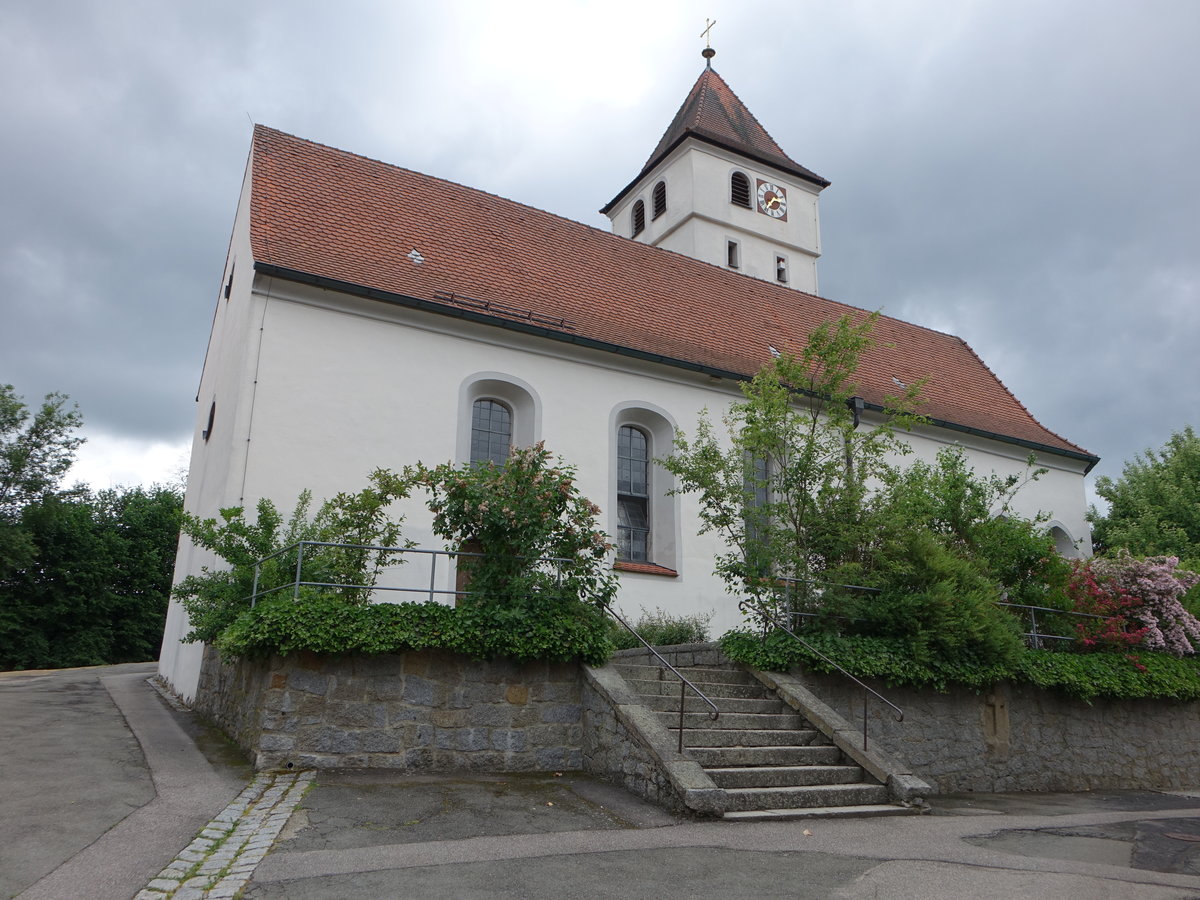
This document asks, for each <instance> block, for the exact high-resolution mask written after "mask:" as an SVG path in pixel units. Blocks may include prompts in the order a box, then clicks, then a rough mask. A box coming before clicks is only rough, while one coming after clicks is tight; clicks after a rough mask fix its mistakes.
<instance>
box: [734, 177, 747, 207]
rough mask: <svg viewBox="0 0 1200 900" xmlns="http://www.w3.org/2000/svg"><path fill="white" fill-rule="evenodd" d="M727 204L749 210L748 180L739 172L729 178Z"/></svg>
mask: <svg viewBox="0 0 1200 900" xmlns="http://www.w3.org/2000/svg"><path fill="white" fill-rule="evenodd" d="M729 202H730V203H733V204H736V205H737V206H744V207H746V209H750V179H749V178H747V177H746V176H745V175H743V174H742V173H741V172H734V173H733V174H732V175H730V176H729Z"/></svg>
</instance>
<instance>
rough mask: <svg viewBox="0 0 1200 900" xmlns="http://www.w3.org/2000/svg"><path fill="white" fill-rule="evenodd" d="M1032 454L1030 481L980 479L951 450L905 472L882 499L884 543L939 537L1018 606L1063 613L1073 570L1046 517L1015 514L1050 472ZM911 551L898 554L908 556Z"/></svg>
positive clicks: (1020, 476) (959, 454)
mask: <svg viewBox="0 0 1200 900" xmlns="http://www.w3.org/2000/svg"><path fill="white" fill-rule="evenodd" d="M1035 462H1036V461H1035V459H1034V457H1033V456H1032V455H1031V456H1030V457H1029V459H1028V460H1027V465H1026V470H1025V473H1023V474H1014V475H1007V476H1001V475H996V474H994V473H993V474H989V475H986V476H981V475H978V474H977V473H976V472H975V471H974V470H972V469H971V468H970V466H969V465H968V463H967V458H966V453H965V452H964V450H963V449H962V448H961V447H958V446H954V447H944V448H942V449H941V450H939V451H938V454H937V458H936V460H935V461H934V462H933V463H926V462H922V461H917V462H914V463H912V464H911V465H909V466H907V467H906V468H905V469H904V470H903V471H901V472H898V473H896V474H895V476H894V477H893V478H892V479H891V480H890V481H889V483H888V484H887V485H886V487H885V488H884V489H883V490H882V491H881V492H880V495H879V510H878V515H879V519H880V522H881V526H880V528H879V529H878V531H877V534H878V535H879V536H880V540H882V541H886V540H888V539H890V538H894V537H895V536H896V535H902V534H904V533H905V532H909V531H912V530H922V531H928V532H930V533H932V534H933V535H935V536H937V537H938V539H939V540H940V541H942V543H943V544H944V545H945V546H946V548H947V549H948V550H950V551H951V552H953V553H955V554H956V555H958V556H961V557H963V558H964V559H968V560H970V561H971V562H972V564H973V565H975V566H976V567H977V568H978V570H979V572H980V574H981V575H984V576H985V577H986V578H988V579H989V580H990V581H991V583H992V584H993V585H995V586H996V588H997V590H998V591H1001V592H1003V595H1004V598H1005V599H1007V600H1010V601H1012V602H1013V603H1023V604H1029V605H1035V606H1045V605H1053V606H1062V605H1064V604H1065V602H1066V601H1065V598H1064V597H1063V596H1062V594H1063V590H1064V589H1065V587H1066V584H1067V581H1068V579H1069V577H1070V571H1071V569H1070V565H1069V564H1068V563H1067V562H1066V560H1064V559H1063V558H1062V557H1061V556H1059V555H1058V553H1057V552H1056V550H1055V547H1054V539H1053V538H1052V537H1050V535H1049V534H1048V533H1047V532H1046V531H1045V529H1044V528H1042V525H1043V523H1044V522H1045V520H1046V517H1045V516H1043V515H1038V516H1035V517H1034V518H1033V519H1026V518H1023V517H1021V516H1018V515H1016V514H1015V513H1014V512H1013V509H1012V506H1011V504H1012V500H1013V498H1014V497H1015V495H1016V494H1017V492H1018V491H1020V490H1021V489H1022V488H1023V487H1024V486H1025V485H1026V484H1028V483H1029V482H1031V481H1036V480H1037V479H1038V478H1040V477H1041V476H1042V475H1043V474H1045V472H1046V470H1045V469H1039V468H1035ZM904 554H905V551H904V550H899V551H896V553H894V554H893V555H900V556H903V555H904Z"/></svg>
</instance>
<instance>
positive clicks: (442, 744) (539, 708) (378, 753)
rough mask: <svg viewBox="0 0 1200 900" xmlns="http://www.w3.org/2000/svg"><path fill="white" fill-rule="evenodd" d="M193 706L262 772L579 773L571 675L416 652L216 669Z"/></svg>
mask: <svg viewBox="0 0 1200 900" xmlns="http://www.w3.org/2000/svg"><path fill="white" fill-rule="evenodd" d="M195 707H196V709H197V710H199V711H200V712H202V713H204V714H205V715H207V716H208V717H209V718H210V719H212V720H213V721H215V722H216V723H217V724H218V725H220V726H221V727H222V728H223V729H225V731H226V732H228V733H229V735H230V736H231V737H232V738H233V739H234V740H235V741H236V742H237V743H238V744H239V745H240V746H241V747H242V748H243V749H245V750H246V751H247V753H249V754H250V756H251V758H252V759H253V760H254V764H255V767H256V768H258V769H279V768H291V767H295V768H303V769H324V768H387V769H399V770H412V771H487V772H520V771H549V770H571V769H579V768H581V766H582V755H581V752H580V747H581V742H582V726H581V718H582V707H581V704H580V676H579V667H578V665H576V664H573V663H527V664H520V665H518V664H515V663H513V662H510V661H507V660H493V661H490V662H479V661H475V660H470V659H467V658H466V657H464V656H459V655H457V654H450V653H440V652H430V651H422V652H417V653H404V654H386V655H379V656H355V655H346V656H328V657H327V656H318V655H317V654H313V653H299V654H294V655H291V656H287V657H280V656H273V657H271V658H270V659H266V660H238V661H236V662H234V663H232V664H229V663H223V662H222V661H221V659H220V656H219V655H218V654H217V653H216V652H215V651H214V650H212V649H209V650H207V651H206V656H205V660H204V665H203V668H202V670H201V675H200V686H199V690H198V692H197V696H196V702H195Z"/></svg>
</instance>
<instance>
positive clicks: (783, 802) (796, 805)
mask: <svg viewBox="0 0 1200 900" xmlns="http://www.w3.org/2000/svg"><path fill="white" fill-rule="evenodd" d="M725 796H726V797H727V798H728V806H727V809H728V810H729V811H730V812H741V811H745V810H763V809H801V808H805V809H807V808H811V807H814V806H863V805H865V804H879V805H883V804H886V803H887V799H888V795H887V788H885V787H884V786H883V785H881V784H867V783H865V782H859V783H857V784H823V785H811V786H802V787H767V788H727V789H726V791H725Z"/></svg>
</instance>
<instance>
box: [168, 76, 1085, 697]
mask: <svg viewBox="0 0 1200 900" xmlns="http://www.w3.org/2000/svg"><path fill="white" fill-rule="evenodd" d="M708 55H709V56H710V57H711V54H708ZM828 186H829V182H828V181H826V180H825V179H824V178H822V177H820V176H819V175H817V174H815V173H814V172H812V171H810V170H809V169H807V168H805V167H804V166H802V165H800V164H799V163H797V162H795V161H794V160H792V159H791V157H789V156H788V155H787V154H786V153H785V152H784V151H783V149H782V148H781V147H780V146H779V145H778V144H777V143H776V142H775V141H774V140H773V139H772V138H771V137H770V135H769V134H768V133H767V131H766V130H765V129H764V128H763V126H762V125H761V124H759V122H758V120H757V119H756V118H755V117H754V116H753V115H752V114H751V113H750V111H749V110H748V109H747V108H746V106H745V105H744V104H743V103H742V102H741V100H739V99H738V97H737V96H736V95H735V94H734V93H733V91H732V90H730V88H729V86H728V85H727V84H726V83H725V81H724V80H723V79H722V78H721V76H720V75H718V74H717V72H716V71H715V70H714V69H712V68H711V63H710V64H709V65H706V67H705V68H704V70H703V71H702V72H701V74H700V77H699V78H698V79H697V80H696V83H695V85H694V86H693V87H692V89H691V91H690V92H689V93H688V95H687V98H686V99H685V100H684V102H683V105H682V106H681V107H680V109H679V112H678V113H677V114H676V116H675V118H674V120H673V121H672V122H671V123H670V125H669V126H668V128H667V130H666V132H665V133H664V134H663V136H662V139H661V140H660V141H659V142H658V145H657V146H656V147H655V148H654V151H653V153H651V155H650V157H649V159H648V160H647V162H646V164H645V165H644V166H643V167H642V169H641V171H640V172H638V174H637V175H636V177H634V178H633V179H632V180H631V181H630V182H629V183H628V184H627V185H626V186H625V187H623V188H622V189H621V190H620V191H619V192H618V193H617V194H616V196H615V197H614V198H613V199H612V200H611V201H609V202H608V203H607V204H606V205H605V206H604V208H603V210H602V212H604V213H605V214H606V215H607V216H608V217H609V218H610V219H611V221H612V233H611V234H610V233H606V232H604V231H601V230H598V229H595V228H592V227H589V226H586V225H582V224H579V223H577V222H573V221H570V220H568V219H563V218H560V217H559V216H556V215H553V214H551V213H548V212H543V211H542V210H538V209H533V208H531V207H528V206H525V205H523V204H520V203H517V202H514V201H512V200H506V199H504V198H503V197H498V196H495V195H493V194H489V193H486V192H484V191H480V190H476V189H473V188H470V187H465V186H463V185H460V184H455V183H453V182H449V181H443V180H441V179H439V178H436V177H433V176H430V175H424V174H421V173H418V172H413V171H409V170H407V169H403V168H400V167H397V166H394V165H389V164H387V163H383V162H379V161H377V160H373V159H368V158H365V157H362V156H357V155H355V154H353V153H349V152H345V151H342V150H336V149H333V148H331V147H326V146H322V145H320V144H315V143H312V142H310V141H306V140H303V139H302V138H299V137H294V136H292V135H289V134H284V133H283V132H280V131H276V130H274V129H271V128H267V127H264V126H261V125H260V126H257V127H256V128H255V129H254V136H253V142H252V146H251V150H250V156H249V161H248V163H247V168H246V174H245V180H244V182H243V186H242V191H241V196H240V198H239V201H238V206H237V214H236V218H235V221H234V227H233V235H232V239H231V242H230V246H229V253H228V257H227V259H226V263H225V270H224V275H223V278H222V282H221V289H220V292H219V295H218V297H217V300H216V309H215V312H214V316H213V322H212V334H211V337H210V340H209V345H208V351H207V356H206V358H205V362H204V369H203V373H202V375H201V379H200V387H199V393H198V397H197V401H198V406H197V415H196V431H195V437H194V443H193V449H192V457H191V468H190V473H189V477H188V487H187V496H186V509H187V510H188V511H189V512H190V513H193V514H196V515H200V516H202V517H210V516H216V515H217V511H218V510H219V509H221V508H224V507H230V506H243V505H244V506H247V507H253V505H254V504H255V503H256V502H257V501H258V500H259V499H260V498H262V497H267V498H270V499H272V500H273V501H274V502H275V503H276V504H277V505H278V506H279V507H280V508H281V509H282V510H284V511H285V512H287V511H290V509H291V506H292V504H293V503H294V502H295V499H296V497H297V495H298V494H299V493H300V491H301V490H303V489H305V488H308V489H310V490H311V491H312V493H313V496H314V498H316V499H317V500H320V499H321V498H324V497H329V496H332V495H333V494H335V493H337V492H338V491H354V490H358V489H359V488H361V487H363V486H364V485H365V483H366V477H367V475H368V474H369V473H370V472H371V471H372V470H374V469H375V468H377V467H386V468H393V469H398V468H400V467H402V466H404V465H405V464H408V463H413V462H416V461H417V460H421V461H423V462H425V463H428V464H431V465H432V464H437V463H440V462H444V461H446V460H454V461H457V462H467V461H469V460H477V459H486V458H493V459H503V457H504V455H505V454H506V453H507V448H508V447H509V446H511V445H517V446H526V445H529V444H532V443H534V442H536V441H544V442H545V444H546V447H547V448H548V449H550V450H551V451H553V452H554V453H555V454H556V456H558V457H559V458H560V459H562V460H563V461H565V462H567V463H570V464H572V465H574V466H576V467H577V469H578V486H579V488H580V490H581V491H582V492H583V494H584V495H585V496H587V497H589V498H590V499H592V500H594V501H595V502H596V503H598V504H599V505H600V507H601V508H602V514H601V523H602V525H603V527H604V528H605V529H606V530H607V531H608V533H609V534H610V535H612V536H613V539H614V542H615V543H616V544H617V545H618V549H617V551H616V553H615V558H614V560H613V566H614V568H615V569H616V570H617V571H618V572H619V577H620V582H621V586H620V592H619V594H618V605H619V607H620V608H621V609H623V610H624V611H626V612H628V613H630V614H631V615H633V616H634V617H635V618H636V617H637V614H638V613H639V611H640V610H641V609H647V610H653V609H656V608H661V609H663V610H666V611H668V612H670V613H672V614H683V613H689V614H690V613H711V614H712V619H711V622H710V627H711V630H712V632H713V634H714V635H716V634H720V633H722V632H724V631H726V630H728V629H729V628H732V627H734V626H736V625H738V624H740V616H739V614H738V611H737V601H738V598H736V597H733V596H730V595H729V594H727V593H726V591H725V587H724V584H723V582H721V581H720V580H719V579H718V578H716V577H715V576H714V574H713V558H714V556H715V555H716V554H717V553H719V552H721V550H722V545H721V543H720V540H719V538H718V537H717V536H715V535H713V534H706V535H699V534H698V533H697V532H698V531H699V527H700V519H699V516H698V510H697V504H696V502H695V498H694V497H691V496H688V495H682V496H672V495H671V494H670V491H671V489H672V487H673V482H672V478H671V476H670V474H669V473H667V472H666V471H664V470H663V469H662V468H661V467H659V466H657V465H656V464H655V463H654V459H655V458H656V457H661V456H663V455H666V454H668V453H669V452H670V450H671V447H672V439H673V436H674V434H675V432H676V429H680V430H682V431H683V432H685V433H688V434H691V433H693V432H694V430H695V427H696V423H697V420H698V417H699V415H700V414H701V412H702V411H703V410H706V409H707V410H708V411H709V414H710V416H711V417H712V419H713V420H714V421H717V420H719V419H720V417H721V415H722V413H723V412H724V410H725V409H726V408H727V407H728V404H729V403H731V402H733V401H735V400H737V399H739V397H740V392H739V384H740V383H741V382H743V381H744V380H746V379H748V378H750V377H752V376H753V375H754V374H755V373H756V372H757V371H758V370H759V369H760V368H761V367H762V366H763V365H764V364H766V363H768V362H769V361H770V359H771V357H772V354H773V352H776V351H798V350H800V349H801V348H802V347H803V346H804V344H805V341H806V338H807V335H808V334H809V332H810V330H811V329H812V328H814V327H815V326H817V325H818V324H820V323H822V322H825V321H829V320H834V319H837V318H839V317H841V316H843V315H846V314H848V313H849V314H852V315H862V314H863V311H862V310H861V309H857V308H855V307H853V306H849V305H847V304H845V303H841V302H838V301H835V300H830V299H826V298H824V297H821V296H819V295H818V294H817V293H816V292H817V259H818V258H819V256H820V254H821V241H820V216H819V198H820V194H821V192H822V191H823V190H824V189H825V188H826V187H828ZM601 199H602V198H597V200H598V201H599V200H601ZM875 336H876V337H877V338H878V339H879V341H880V345H879V346H878V347H877V348H876V349H875V350H873V351H872V352H871V353H869V354H868V355H867V357H866V358H865V359H864V360H863V364H862V366H861V368H860V370H859V373H858V381H859V393H860V394H861V395H862V397H863V398H864V400H865V410H864V412H863V416H864V417H865V419H866V420H867V421H868V422H869V421H871V420H872V418H873V417H874V416H877V415H879V413H880V411H881V409H882V403H883V401H884V398H885V397H886V396H888V395H889V394H891V393H894V392H895V383H896V382H903V383H910V382H912V381H914V380H916V379H920V378H927V379H928V382H927V385H926V387H925V389H924V391H923V396H924V398H925V402H924V404H923V406H922V407H921V412H922V413H923V414H924V415H925V416H927V417H928V419H929V424H928V425H926V426H922V427H920V428H919V429H917V430H916V431H914V432H913V433H912V434H911V435H909V436H908V440H909V441H910V443H911V444H912V446H913V450H914V454H915V456H916V458H920V459H927V460H929V459H932V458H933V457H934V455H935V454H936V452H937V451H938V449H939V448H941V447H942V446H945V445H947V444H959V445H961V446H962V447H964V448H965V450H966V453H967V456H968V459H969V461H970V462H971V464H972V465H973V466H974V467H975V468H976V470H977V471H978V472H980V473H981V474H983V473H988V472H996V473H998V474H1001V475H1007V474H1010V473H1015V472H1020V471H1023V470H1024V467H1025V461H1026V458H1027V457H1028V456H1029V454H1030V453H1031V452H1032V453H1034V454H1035V455H1036V457H1037V460H1038V463H1039V465H1041V466H1043V467H1045V468H1047V469H1048V470H1049V472H1048V474H1047V475H1045V476H1044V477H1043V478H1042V479H1040V480H1039V481H1038V482H1036V483H1035V484H1033V485H1030V486H1029V487H1028V488H1026V489H1025V490H1024V491H1023V492H1022V493H1021V494H1019V495H1018V497H1017V507H1018V512H1020V513H1022V514H1026V515H1032V514H1034V513H1036V512H1038V511H1039V510H1040V511H1045V512H1046V513H1048V514H1049V515H1050V516H1051V521H1050V522H1049V523H1048V527H1049V528H1050V529H1051V530H1052V532H1053V534H1054V536H1055V540H1056V542H1057V544H1058V547H1059V549H1060V551H1061V552H1063V553H1065V554H1071V555H1075V554H1080V553H1086V552H1089V551H1090V546H1089V540H1088V528H1087V524H1086V520H1085V511H1086V502H1085V498H1084V476H1085V474H1086V473H1087V472H1088V471H1089V470H1090V469H1091V468H1092V467H1093V466H1094V465H1095V464H1096V462H1097V461H1098V460H1097V457H1095V456H1094V455H1092V454H1090V453H1088V452H1087V451H1085V450H1083V449H1081V448H1080V447H1078V446H1076V445H1075V444H1073V443H1071V442H1070V441H1068V440H1066V439H1065V438H1063V437H1060V436H1059V435H1058V434H1056V433H1054V432H1053V431H1051V430H1050V429H1048V428H1047V427H1045V426H1044V425H1042V424H1041V423H1040V422H1038V421H1037V420H1035V419H1034V417H1033V416H1032V415H1031V414H1030V413H1029V411H1028V410H1027V409H1026V408H1025V407H1024V406H1023V405H1022V404H1021V402H1020V401H1019V400H1018V399H1017V398H1016V397H1014V396H1013V395H1012V393H1011V392H1009V390H1008V389H1007V388H1006V387H1005V386H1004V385H1003V384H1002V383H1001V382H1000V380H999V379H998V378H997V377H996V376H995V375H994V374H993V373H992V372H991V371H990V370H989V369H988V367H987V366H986V365H985V364H984V362H983V361H982V360H981V359H980V358H979V357H978V356H977V355H976V354H975V353H974V351H973V350H972V349H971V348H970V347H969V346H967V344H966V343H965V342H964V341H962V340H960V339H959V338H957V337H954V336H953V335H949V334H944V333H941V332H937V331H933V330H931V329H928V328H923V327H919V326H916V325H912V324H909V323H907V322H903V321H900V320H898V319H895V318H889V317H886V316H885V317H881V318H880V320H879V321H878V324H877V326H876V331H875ZM404 512H406V514H407V521H406V524H405V535H406V537H410V538H412V539H414V540H415V541H416V542H417V543H418V545H419V546H422V547H430V548H434V549H442V548H441V547H440V544H438V543H437V542H436V540H435V538H434V536H433V534H432V531H431V529H430V521H429V516H428V514H427V512H426V511H425V510H424V508H423V506H422V504H421V503H420V502H419V501H414V502H413V504H412V507H411V509H406V510H404ZM206 565H207V566H214V565H219V563H218V561H217V560H216V559H214V558H213V557H212V556H211V555H209V554H207V553H205V552H203V551H201V550H199V549H197V548H195V547H193V546H192V545H191V544H190V543H189V542H188V541H187V540H186V539H185V540H184V541H183V542H182V544H181V547H180V552H179V557H178V560H177V563H176V579H177V580H178V579H181V578H183V577H184V576H185V575H188V574H190V573H196V572H199V571H200V568H201V567H202V566H206ZM419 566H420V564H418V563H413V564H409V565H406V566H404V567H403V569H404V570H405V571H406V573H407V574H405V576H404V577H407V578H413V579H415V580H416V581H417V582H421V581H422V579H423V581H424V583H425V584H426V585H428V584H429V583H430V580H431V574H430V572H429V569H428V568H425V569H423V570H421V571H417V570H418V568H419ZM433 580H434V581H435V582H436V583H437V584H438V585H439V586H440V587H441V588H442V589H446V590H452V589H453V573H452V572H450V571H448V570H447V571H441V570H439V571H437V572H435V573H434V574H433ZM400 596H402V597H403V596H408V597H410V598H411V597H413V596H416V595H400ZM441 596H446V595H441ZM416 598H417V599H420V597H419V596H417V597H416ZM188 630H189V626H188V624H187V621H186V615H185V613H184V611H183V610H182V608H181V607H180V606H179V605H178V603H175V602H173V603H172V605H171V608H170V611H169V613H168V617H167V625H166V632H165V635H164V640H163V651H162V658H161V663H160V671H161V673H162V674H163V676H164V677H165V678H166V679H167V680H168V681H170V682H171V684H172V685H173V687H174V688H175V689H176V690H177V691H178V692H179V693H180V694H181V695H183V696H184V697H186V698H191V697H193V696H194V694H195V691H196V686H197V680H198V678H199V671H200V662H201V648H200V647H199V646H197V645H192V644H182V643H180V639H181V638H182V637H183V636H184V635H186V634H187V632H188Z"/></svg>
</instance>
